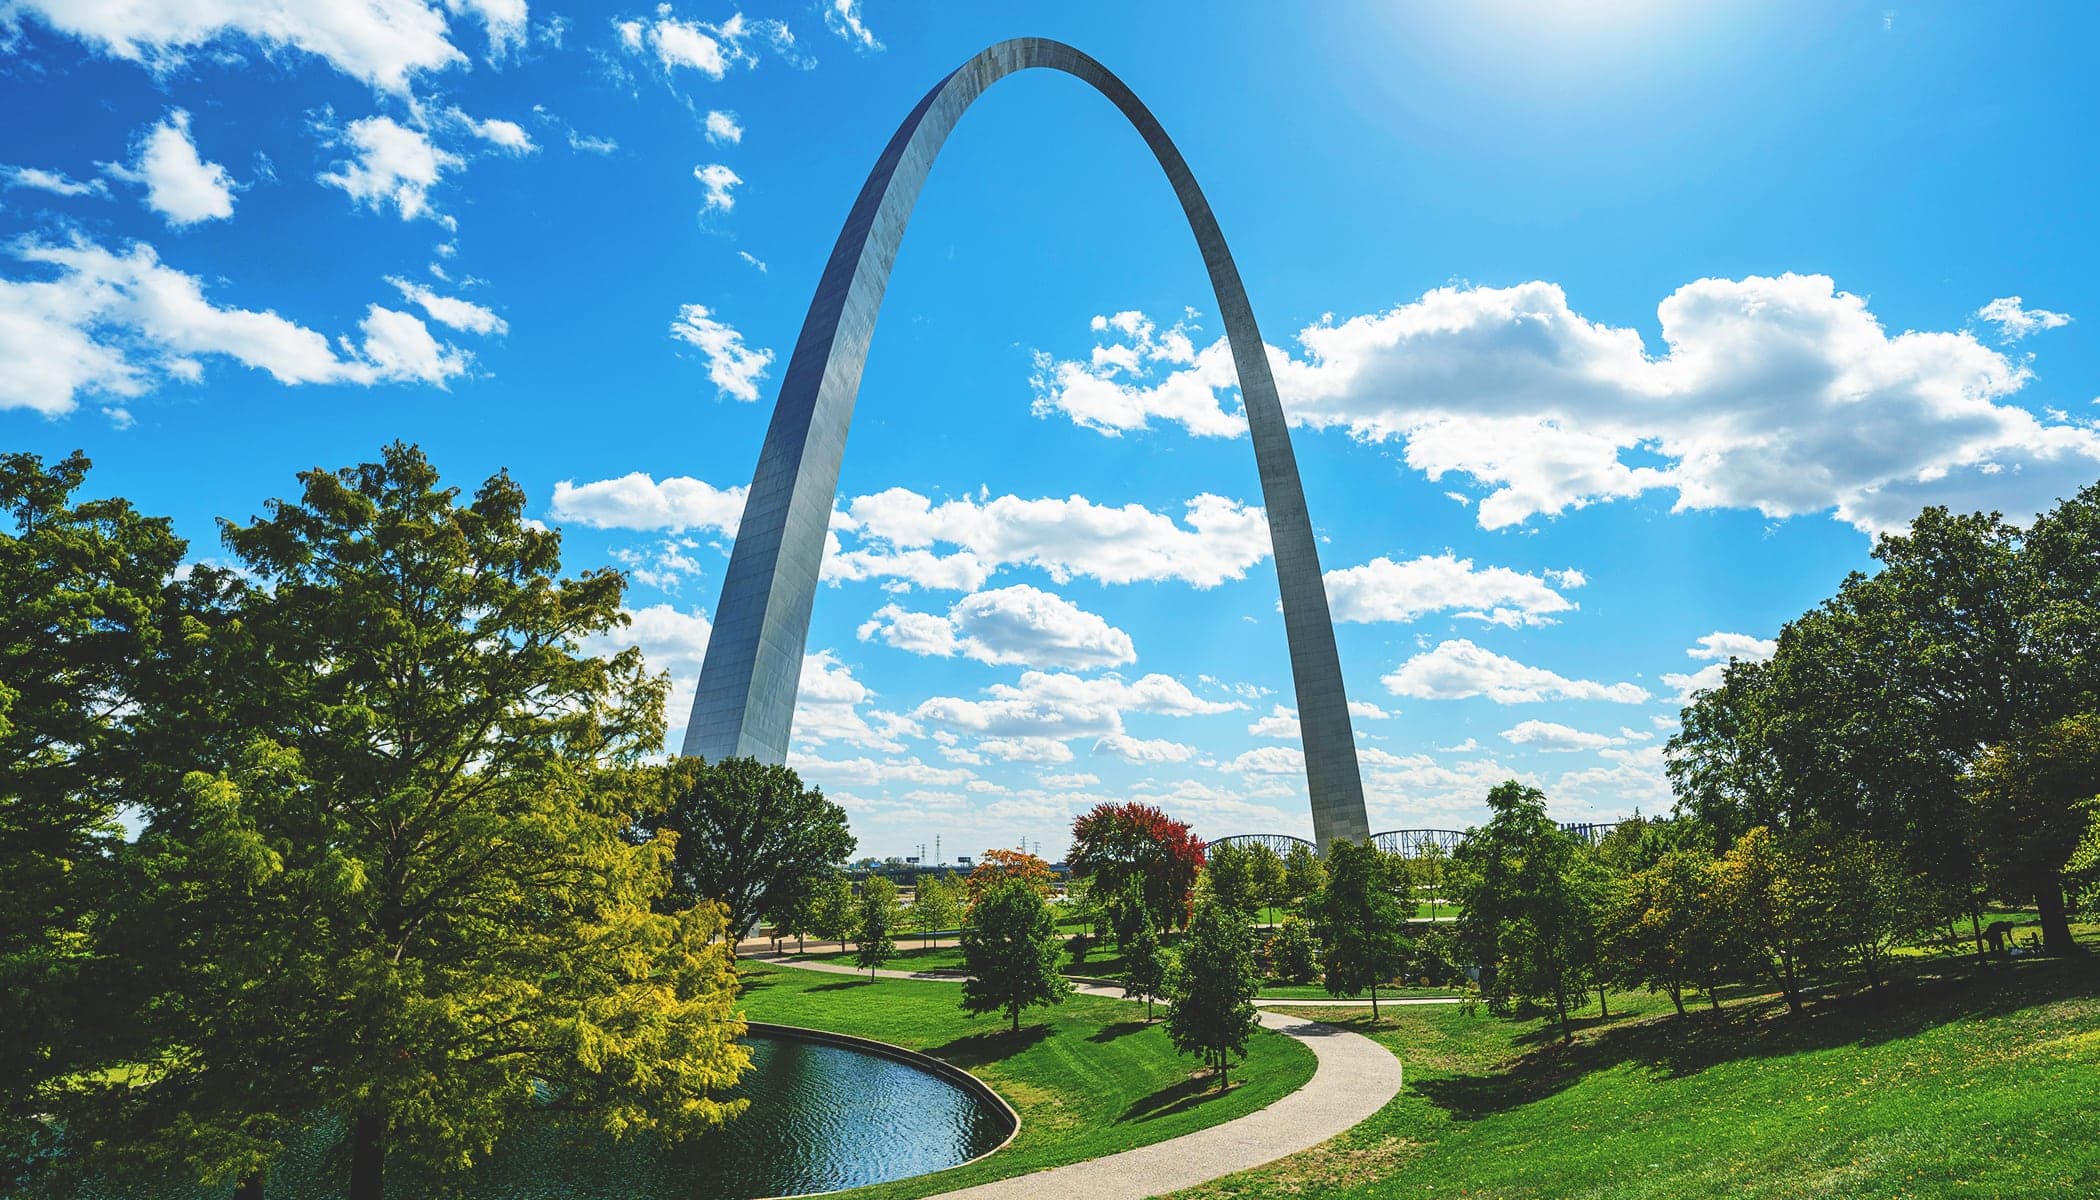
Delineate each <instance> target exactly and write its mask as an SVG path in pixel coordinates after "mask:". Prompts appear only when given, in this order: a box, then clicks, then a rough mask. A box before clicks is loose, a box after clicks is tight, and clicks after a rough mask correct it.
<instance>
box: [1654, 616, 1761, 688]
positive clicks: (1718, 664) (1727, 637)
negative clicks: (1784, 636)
mask: <svg viewBox="0 0 2100 1200" xmlns="http://www.w3.org/2000/svg"><path fill="white" fill-rule="evenodd" d="M1778 652H1779V643H1778V642H1777V641H1774V640H1772V639H1770V638H1760V637H1752V636H1751V635H1749V634H1747V633H1723V632H1721V631H1719V630H1715V631H1714V632H1712V633H1709V634H1707V635H1705V636H1704V637H1702V638H1700V639H1699V642H1698V644H1697V645H1695V646H1692V647H1691V648H1689V649H1687V650H1686V651H1685V652H1684V654H1685V657H1686V658H1696V659H1701V660H1703V661H1705V662H1706V664H1707V665H1706V666H1703V667H1701V668H1699V669H1698V670H1696V671H1692V672H1689V673H1681V672H1669V673H1666V674H1665V675H1664V676H1663V677H1662V681H1663V682H1664V683H1666V684H1668V685H1670V686H1671V687H1673V688H1676V689H1677V703H1678V704H1680V705H1683V704H1690V703H1691V702H1692V697H1694V696H1696V695H1698V694H1699V693H1700V692H1704V691H1709V690H1711V689H1713V688H1717V687H1720V686H1721V676H1722V675H1724V674H1726V673H1727V671H1728V662H1729V660H1730V659H1741V660H1742V661H1744V662H1763V661H1765V660H1766V659H1768V658H1770V657H1772V656H1773V655H1774V654H1777V653H1778Z"/></svg>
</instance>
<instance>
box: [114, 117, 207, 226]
mask: <svg viewBox="0 0 2100 1200" xmlns="http://www.w3.org/2000/svg"><path fill="white" fill-rule="evenodd" d="M104 170H106V171H108V172H109V174H110V175H111V176H112V177H113V178H117V179H122V180H125V181H127V182H130V183H136V184H140V185H142V186H144V187H145V189H146V207H148V208H151V209H152V210H153V211H155V212H157V213H159V214H160V215H161V216H162V217H165V218H166V219H167V222H168V224H169V225H171V226H174V227H176V228H178V229H179V228H181V227H183V226H186V225H195V224H197V223H198V222H200V221H223V220H225V219H226V218H228V217H231V216H232V215H233V187H234V185H233V176H231V175H229V174H227V173H226V168H225V167H222V166H220V165H219V164H218V163H215V162H206V161H204V159H203V158H202V157H200V156H199V155H198V153H197V143H196V142H195V141H194V140H193V139H192V138H191V136H190V114H189V113H187V112H185V111H183V110H182V109H179V108H177V109H172V110H170V111H169V113H168V115H167V117H166V118H165V119H164V120H162V121H161V122H160V123H159V124H157V125H155V126H154V127H153V128H151V129H149V130H147V131H146V132H145V133H144V134H143V135H141V136H140V137H139V139H138V141H137V142H136V143H135V144H134V145H133V147H132V159H131V163H130V165H128V166H125V165H119V164H116V163H111V164H109V165H108V166H106V167H105V168H104Z"/></svg>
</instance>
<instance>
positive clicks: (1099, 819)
mask: <svg viewBox="0 0 2100 1200" xmlns="http://www.w3.org/2000/svg"><path fill="white" fill-rule="evenodd" d="M1065 861H1066V862H1067V863H1069V864H1070V865H1071V867H1072V872H1073V874H1075V875H1084V876H1086V877H1087V878H1089V879H1091V880H1092V881H1093V889H1094V894H1095V895H1097V896H1110V895H1115V894H1118V893H1121V892H1122V891H1123V890H1124V889H1125V888H1127V887H1130V886H1132V885H1131V882H1130V881H1132V880H1136V881H1137V883H1136V887H1137V889H1138V890H1140V891H1141V892H1142V894H1143V896H1144V901H1145V911H1146V913H1147V914H1148V915H1149V916H1150V917H1151V920H1152V923H1153V924H1154V925H1156V926H1159V927H1161V928H1167V927H1175V928H1178V927H1180V926H1182V925H1185V924H1187V923H1188V914H1189V893H1190V892H1191V891H1193V890H1194V889H1195V886H1196V872H1197V871H1198V870H1200V869H1201V868H1202V866H1203V842H1202V840H1201V839H1199V838H1198V837H1197V836H1196V835H1195V834H1194V833H1192V832H1190V830H1189V827H1188V823H1187V822H1185V821H1177V820H1175V819H1174V818H1172V817H1170V816H1168V815H1167V814H1165V813H1163V812H1161V811H1160V810H1159V809H1156V808H1154V807H1152V806H1151V805H1149V804H1139V803H1137V802H1136V801H1131V802H1129V803H1127V804H1097V805H1095V806H1094V807H1093V808H1092V809H1090V810H1088V811H1087V812H1084V813H1082V814H1080V816H1079V819H1078V820H1075V821H1073V822H1072V850H1071V853H1070V854H1068V855H1066V857H1065Z"/></svg>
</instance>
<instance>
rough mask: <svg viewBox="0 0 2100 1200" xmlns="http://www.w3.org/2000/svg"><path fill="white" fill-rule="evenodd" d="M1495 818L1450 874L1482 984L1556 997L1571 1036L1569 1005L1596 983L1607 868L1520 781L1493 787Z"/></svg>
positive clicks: (1468, 843) (1470, 838) (1466, 845)
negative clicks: (1593, 976) (1592, 981)
mask: <svg viewBox="0 0 2100 1200" xmlns="http://www.w3.org/2000/svg"><path fill="white" fill-rule="evenodd" d="M1488 810H1489V817H1488V823H1487V824H1486V825H1485V826H1483V827H1481V828H1480V829H1476V830H1473V831H1471V832H1470V833H1468V835H1467V837H1466V840H1465V841H1464V842H1462V843H1461V844H1460V845H1459V850H1458V854H1457V855H1456V856H1455V858H1454V861H1453V864H1452V871H1451V875H1452V878H1453V880H1454V882H1455V883H1456V885H1457V886H1456V888H1455V889H1454V890H1456V891H1457V892H1458V899H1459V910H1460V915H1459V927H1460V930H1461V933H1462V934H1463V935H1464V937H1465V938H1466V940H1467V942H1468V944H1469V946H1470V947H1471V948H1472V949H1473V950H1474V952H1475V953H1476V954H1478V955H1480V961H1481V964H1482V981H1483V984H1486V983H1487V982H1488V981H1489V980H1493V982H1494V986H1495V989H1496V991H1490V993H1489V995H1490V998H1491V999H1492V998H1494V996H1495V995H1496V994H1497V991H1499V992H1500V993H1501V994H1502V995H1505V996H1512V995H1513V996H1523V997H1525V998H1528V999H1539V1000H1545V1001H1549V1002H1551V1004H1552V1005H1553V1010H1554V1013H1555V1016H1556V1017H1557V1018H1558V1020H1559V1024H1560V1028H1561V1036H1562V1038H1563V1039H1564V1040H1566V1039H1572V1038H1573V1036H1574V1027H1573V1025H1572V1023H1571V1022H1570V1019H1569V1013H1570V1008H1571V1003H1572V1002H1573V1001H1575V1000H1577V999H1579V998H1580V997H1581V995H1582V993H1583V991H1584V990H1585V989H1586V988H1587V987H1588V986H1589V979H1590V974H1591V971H1592V968H1593V967H1594V966H1595V964H1596V962H1597V953H1598V949H1599V945H1600V943H1599V938H1598V930H1599V928H1600V926H1601V924H1602V919H1603V909H1604V907H1605V902H1606V898H1607V892H1608V884H1609V873H1608V872H1607V871H1606V870H1605V869H1604V868H1603V867H1602V865H1601V864H1598V863H1596V862H1595V861H1594V860H1593V859H1592V858H1591V857H1590V856H1589V855H1587V854H1584V853H1581V851H1580V847H1579V846H1578V844H1577V843H1576V841H1575V839H1574V838H1572V837H1570V836H1569V835H1568V834H1566V833H1564V832H1562V830H1561V828H1560V826H1559V825H1558V824H1556V823H1554V822H1553V821H1552V820H1551V819H1549V818H1548V817H1547V816H1546V797H1545V794H1544V793H1543V792H1540V791H1539V790H1538V789H1537V788H1534V787H1527V786H1525V785H1523V784H1519V783H1516V782H1514V781H1511V782H1508V783H1504V784H1501V785H1499V786H1498V787H1496V788H1495V789H1494V790H1493V791H1491V792H1490V793H1488Z"/></svg>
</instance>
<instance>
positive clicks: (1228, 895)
mask: <svg viewBox="0 0 2100 1200" xmlns="http://www.w3.org/2000/svg"><path fill="white" fill-rule="evenodd" d="M1206 857H1207V861H1206V862H1205V863H1204V864H1203V871H1202V874H1201V875H1200V876H1199V877H1198V879H1197V884H1196V886H1197V889H1198V892H1199V894H1200V895H1203V896H1207V897H1209V898H1210V899H1212V900H1215V901H1217V902H1218V903H1219V904H1222V905H1224V906H1225V907H1226V908H1229V909H1231V910H1232V911H1233V912H1236V913H1239V914H1240V915H1241V916H1244V917H1251V916H1253V915H1254V910H1255V909H1257V908H1259V907H1260V906H1261V902H1262V886H1261V877H1260V874H1259V869H1258V866H1257V864H1256V862H1255V859H1254V853H1253V851H1251V850H1247V849H1243V848H1241V847H1240V846H1238V845H1235V844H1233V843H1231V842H1227V843H1225V844H1224V845H1221V846H1212V847H1209V848H1208V851H1207V855H1206ZM1269 857H1271V858H1274V857H1275V855H1273V854H1272V855H1270V856H1269Z"/></svg>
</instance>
